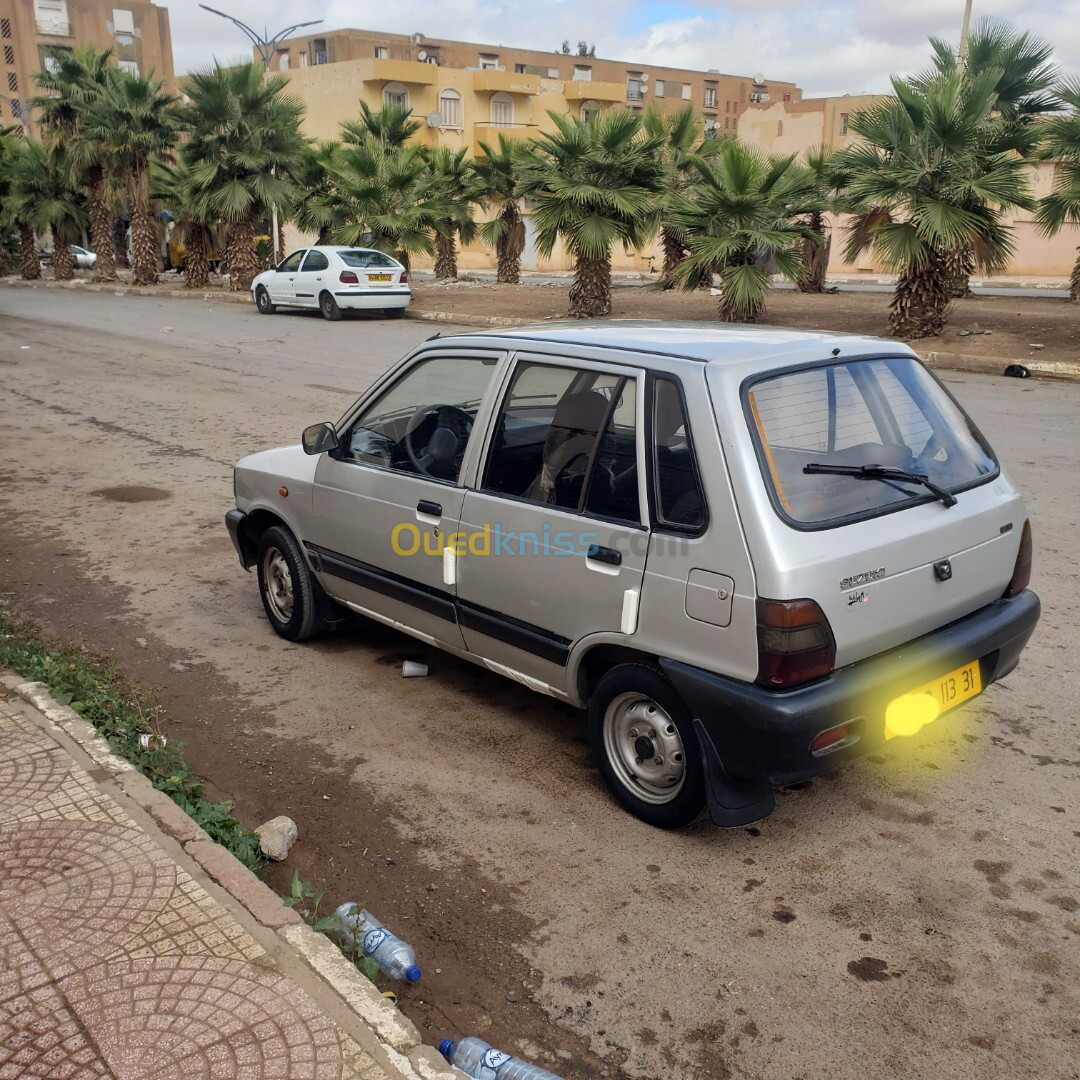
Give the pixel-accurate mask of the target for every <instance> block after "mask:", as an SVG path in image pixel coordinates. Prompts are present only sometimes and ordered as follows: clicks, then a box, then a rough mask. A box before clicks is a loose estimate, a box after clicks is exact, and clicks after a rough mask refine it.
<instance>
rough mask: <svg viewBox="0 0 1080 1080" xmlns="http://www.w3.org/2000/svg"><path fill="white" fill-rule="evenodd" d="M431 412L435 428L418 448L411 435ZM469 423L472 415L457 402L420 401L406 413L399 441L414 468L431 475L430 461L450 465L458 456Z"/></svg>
mask: <svg viewBox="0 0 1080 1080" xmlns="http://www.w3.org/2000/svg"><path fill="white" fill-rule="evenodd" d="M432 416H434V417H435V430H434V431H433V432H432V433H431V437H430V438H429V439H428V441H427V445H426V446H425V447H424V448H423V450H417V448H416V447H415V446H414V445H413V436H414V435H415V434H416V432H417V431H419V430H420V428H421V427H422V426H423V424H424V422H425V421H426V420H428V419H429V418H430V417H432ZM472 425H473V418H472V417H471V416H470V415H469V414H468V413H467V412H466V411H465V410H464V409H461V408H459V407H458V406H457V405H421V406H420V408H418V409H417V410H416V412H414V413H413V414H412V416H411V417H409V422H408V424H407V425H406V427H405V437H404V438H403V439H402V440H401V445H402V446H404V448H405V453H406V454H407V455H408V458H409V461H411V462H412V464H413V467H414V468H415V469H416V470H417V472H421V473H423V474H424V475H425V476H432V475H434V474H433V473H432V471H431V467H432V466H433V465H449V464H451V463H452V462H453V460H454V458H456V457H457V454H458V450H460V448H461V446H462V445H463V444H464V443H465V441H466V440H467V439H468V438H469V433H470V432H471V431H472ZM438 479H445V478H444V477H438Z"/></svg>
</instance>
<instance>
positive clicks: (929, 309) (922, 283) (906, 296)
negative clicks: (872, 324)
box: [889, 256, 949, 338]
mask: <svg viewBox="0 0 1080 1080" xmlns="http://www.w3.org/2000/svg"><path fill="white" fill-rule="evenodd" d="M948 310H949V294H948V291H947V290H946V287H945V260H944V259H943V258H942V257H941V256H935V257H934V258H932V259H931V261H930V262H929V263H927V264H926V265H924V266H920V267H909V268H908V269H906V270H905V271H904V272H903V273H902V274H901V275H900V280H899V281H898V282H897V283H896V292H895V293H893V298H892V302H891V303H890V304H889V332H890V333H891V334H892V335H893V337H899V338H923V337H937V336H938V335H939V334H941V332H942V331H943V330H944V329H945V318H946V316H947V314H948Z"/></svg>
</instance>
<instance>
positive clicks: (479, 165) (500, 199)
mask: <svg viewBox="0 0 1080 1080" xmlns="http://www.w3.org/2000/svg"><path fill="white" fill-rule="evenodd" d="M479 146H480V150H481V153H482V154H483V156H482V157H478V158H476V159H474V161H473V174H474V175H475V177H476V182H477V185H478V186H479V188H480V192H481V199H482V201H483V204H484V206H486V207H487V209H488V210H489V211H491V212H492V217H491V220H490V221H487V222H485V223H484V224H483V225H482V226H481V228H480V239H481V240H482V241H483V243H484V244H486V245H487V246H488V247H492V248H494V249H495V265H496V273H495V280H496V281H497V282H499V284H501V285H517V284H518V282H520V281H521V253H522V251H523V250H524V248H525V222H524V221H522V218H521V202H522V191H521V172H520V169H519V166H518V152H517V150H515V149H514V147H515V144H514V142H513V141H512V140H510V139H508V138H507V137H506V136H505V135H503V134H502V133H501V132H500V133H499V141H498V144H497V146H495V147H491V146H489V145H488V144H487V143H485V142H480V143H479Z"/></svg>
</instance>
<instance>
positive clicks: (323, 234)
mask: <svg viewBox="0 0 1080 1080" xmlns="http://www.w3.org/2000/svg"><path fill="white" fill-rule="evenodd" d="M315 243H316V244H318V245H319V247H326V246H327V245H328V244H329V243H330V226H329V225H320V226H319V237H318V239H317V240H316V241H315Z"/></svg>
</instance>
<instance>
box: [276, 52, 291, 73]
mask: <svg viewBox="0 0 1080 1080" xmlns="http://www.w3.org/2000/svg"><path fill="white" fill-rule="evenodd" d="M277 69H278V71H288V70H289V53H288V50H286V51H285V52H279V53H278V54H277Z"/></svg>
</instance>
